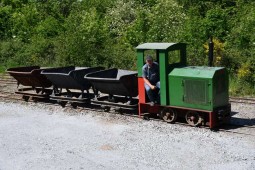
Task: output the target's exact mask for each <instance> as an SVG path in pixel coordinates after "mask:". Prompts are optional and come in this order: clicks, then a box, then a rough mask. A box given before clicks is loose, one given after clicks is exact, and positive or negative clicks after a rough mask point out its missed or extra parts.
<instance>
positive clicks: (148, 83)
mask: <svg viewBox="0 0 255 170" xmlns="http://www.w3.org/2000/svg"><path fill="white" fill-rule="evenodd" d="M143 81H144V82H145V83H146V84H147V85H148V86H150V88H151V89H152V90H154V89H156V86H154V85H152V84H151V83H150V81H149V80H148V79H147V78H145V77H144V78H143Z"/></svg>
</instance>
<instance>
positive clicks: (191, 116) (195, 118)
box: [185, 111, 204, 126]
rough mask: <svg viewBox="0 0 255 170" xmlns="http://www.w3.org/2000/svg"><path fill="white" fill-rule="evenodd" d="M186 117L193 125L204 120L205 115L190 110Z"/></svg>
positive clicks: (197, 124) (199, 123)
mask: <svg viewBox="0 0 255 170" xmlns="http://www.w3.org/2000/svg"><path fill="white" fill-rule="evenodd" d="M185 118H186V121H187V123H188V124H189V125H191V126H199V125H201V124H202V123H203V121H204V119H203V117H201V116H200V115H199V113H198V112H195V111H188V112H187V114H186V116H185Z"/></svg>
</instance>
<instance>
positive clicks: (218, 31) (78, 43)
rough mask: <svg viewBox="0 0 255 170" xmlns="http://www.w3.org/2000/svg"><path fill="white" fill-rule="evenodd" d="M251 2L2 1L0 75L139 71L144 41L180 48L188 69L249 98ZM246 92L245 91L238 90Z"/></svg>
mask: <svg viewBox="0 0 255 170" xmlns="http://www.w3.org/2000/svg"><path fill="white" fill-rule="evenodd" d="M254 11H255V2H253V1H252V0H238V1H236V0H214V1H210V0H205V1H200V0H86V1H85V0H61V1H55V0H48V1H44V0H31V1H28V0H2V1H0V63H1V64H0V71H4V70H5V69H6V68H8V67H11V66H19V65H23V66H24V65H41V66H66V65H76V66H95V65H102V66H105V67H119V68H123V69H136V66H135V63H136V53H135V47H136V46H137V45H138V44H141V43H144V42H185V43H187V44H188V49H187V50H188V51H187V57H188V63H189V64H190V65H207V53H208V45H207V43H208V39H209V37H210V36H212V37H213V42H214V46H215V49H214V56H215V58H214V66H225V67H227V68H228V70H229V72H230V74H231V76H232V77H234V78H232V79H231V94H238V93H239V94H245V93H249V94H252V93H253V94H254V93H255V92H254V91H255V90H254V88H255V87H254V86H255V85H254V84H255V76H254V71H255V34H254V32H255V12H254ZM242 87H246V89H247V90H244V89H242Z"/></svg>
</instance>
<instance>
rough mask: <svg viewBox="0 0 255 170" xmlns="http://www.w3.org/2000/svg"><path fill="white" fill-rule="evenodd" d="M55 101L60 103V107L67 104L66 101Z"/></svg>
mask: <svg viewBox="0 0 255 170" xmlns="http://www.w3.org/2000/svg"><path fill="white" fill-rule="evenodd" d="M57 103H58V104H60V105H61V106H62V107H65V106H66V104H67V102H66V101H61V100H57Z"/></svg>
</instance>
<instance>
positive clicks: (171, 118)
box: [161, 108, 177, 123]
mask: <svg viewBox="0 0 255 170" xmlns="http://www.w3.org/2000/svg"><path fill="white" fill-rule="evenodd" d="M161 118H162V119H163V120H164V121H166V122H168V123H174V122H175V121H176V119H177V113H176V112H175V111H174V110H173V109H170V108H164V109H163V110H162V111H161Z"/></svg>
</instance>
